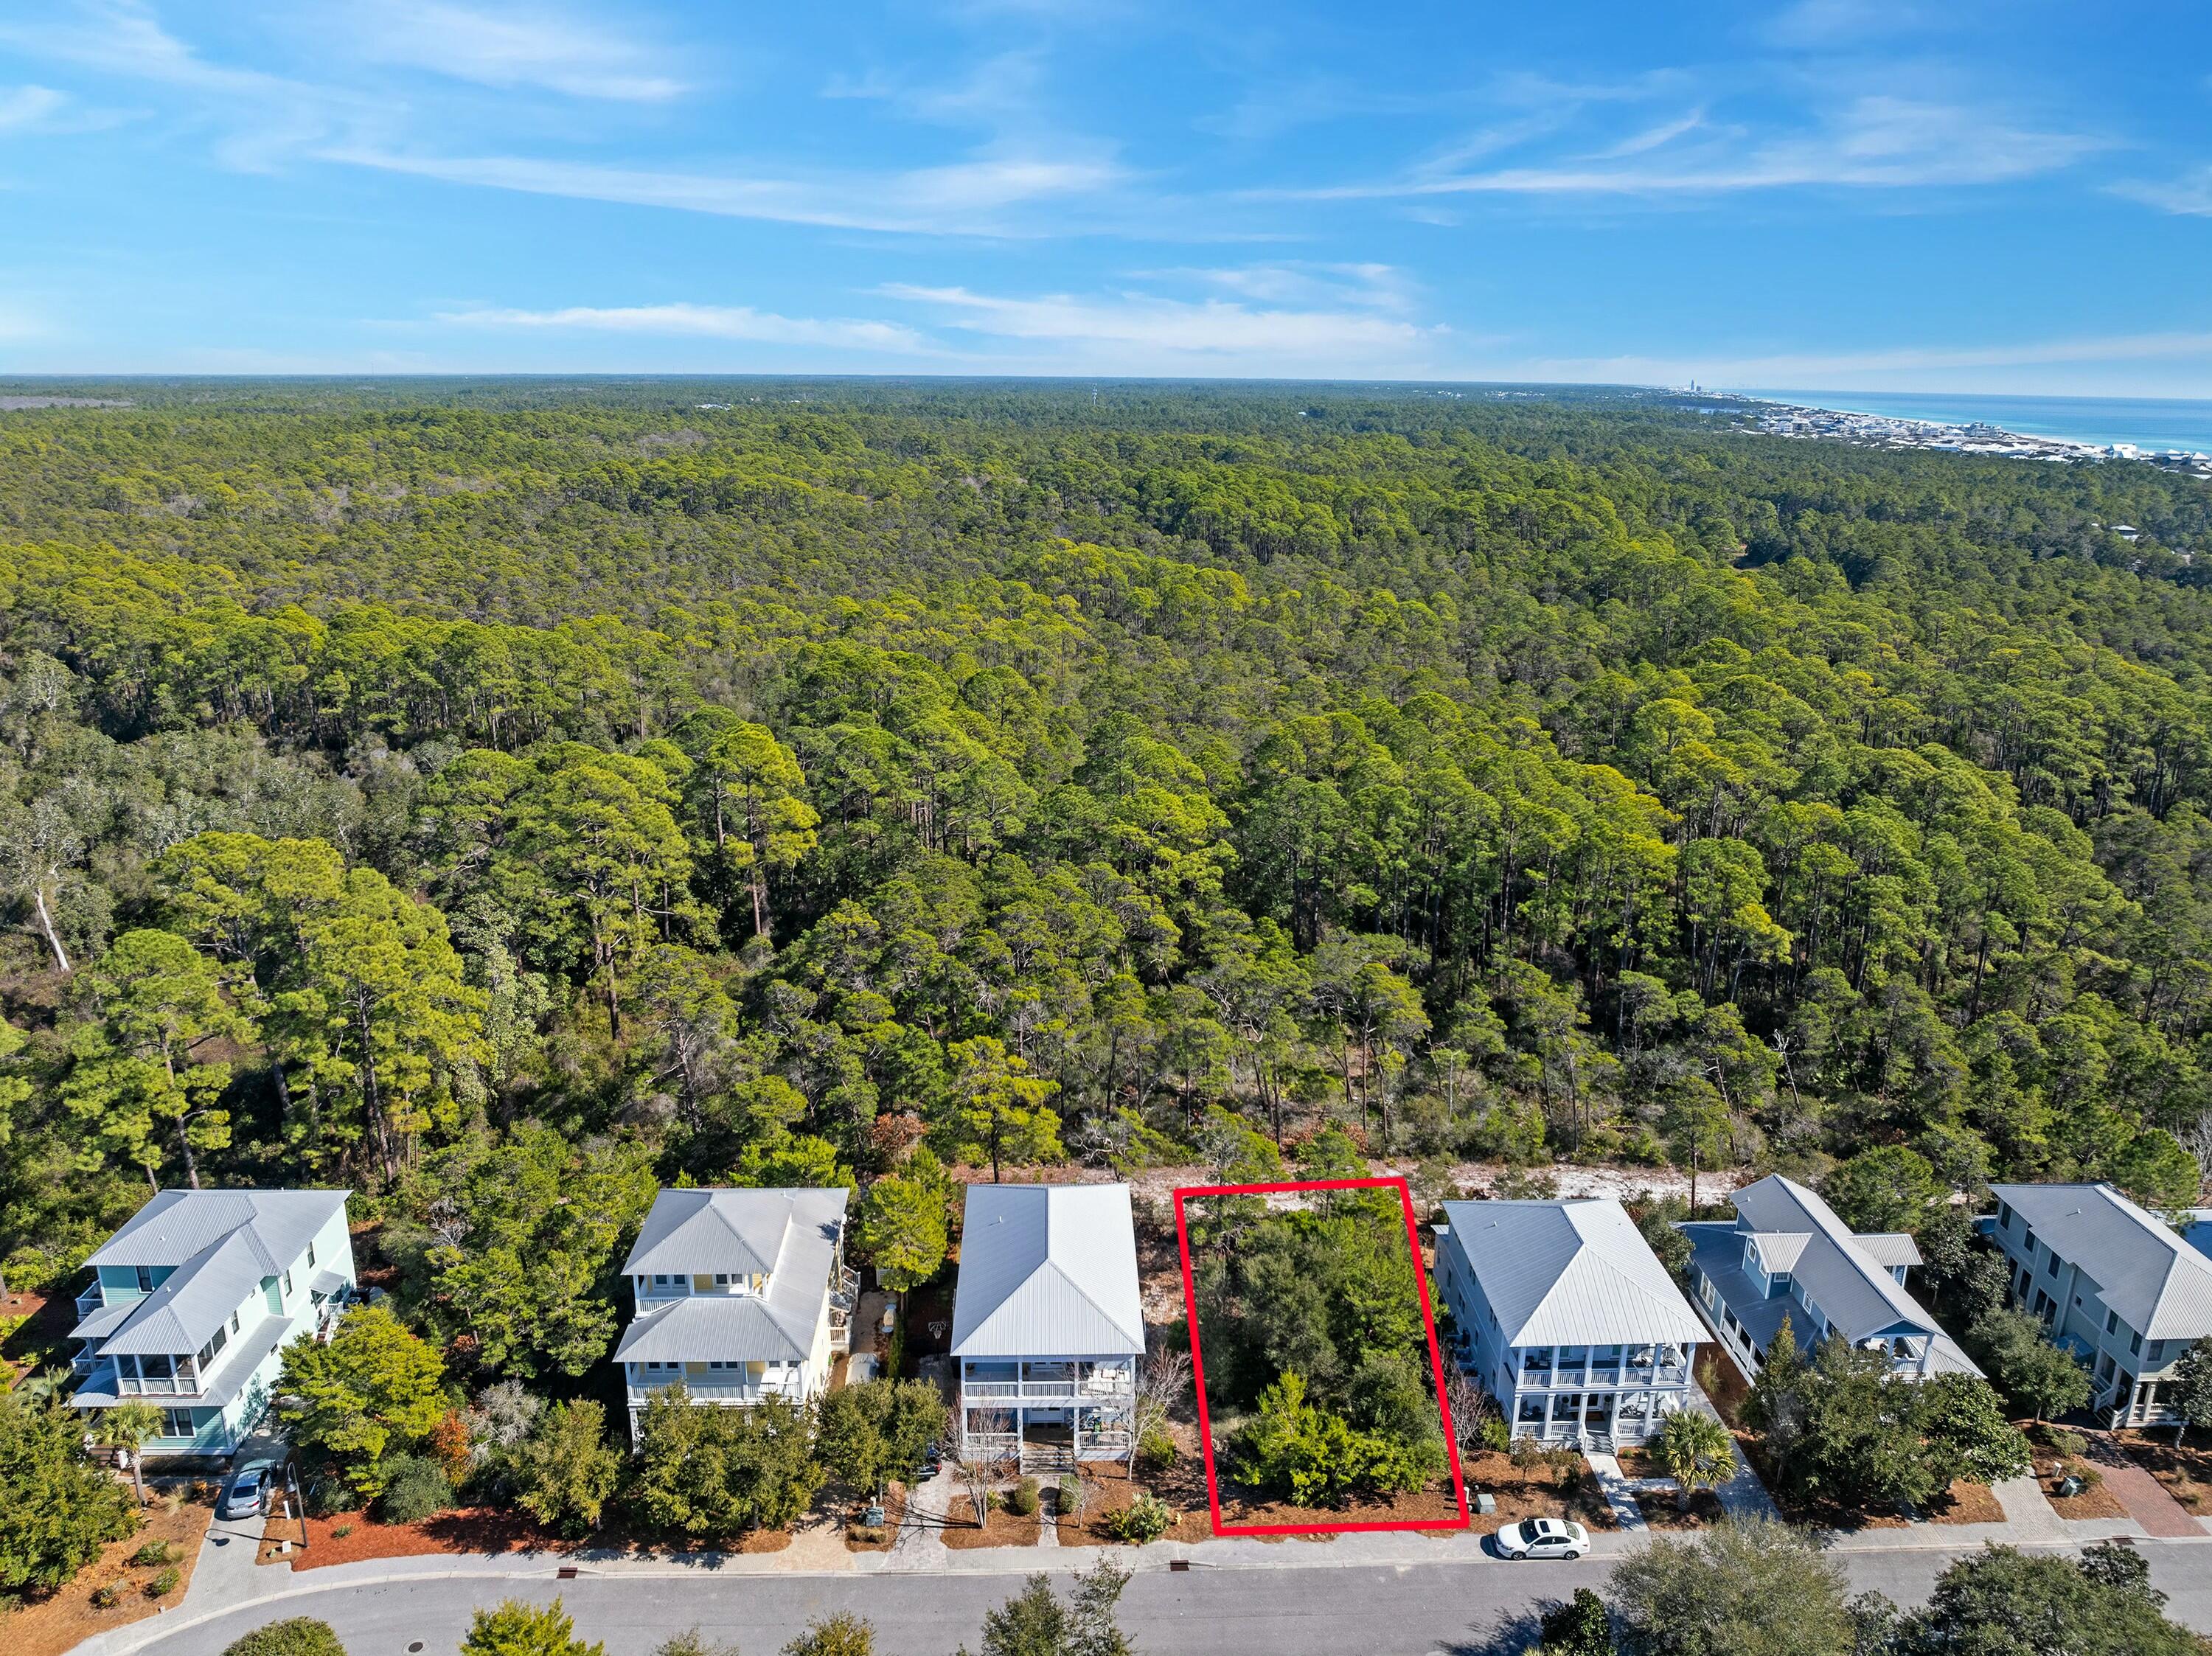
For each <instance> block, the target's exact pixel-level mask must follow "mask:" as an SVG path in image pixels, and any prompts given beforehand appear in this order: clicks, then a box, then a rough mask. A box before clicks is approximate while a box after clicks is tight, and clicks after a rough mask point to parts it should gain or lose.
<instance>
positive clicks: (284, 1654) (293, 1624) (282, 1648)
mask: <svg viewBox="0 0 2212 1656" xmlns="http://www.w3.org/2000/svg"><path fill="white" fill-rule="evenodd" d="M222 1656H345V1647H344V1646H343V1645H342V1644H340V1643H339V1642H338V1635H337V1634H336V1633H335V1632H334V1631H332V1630H331V1624H330V1623H328V1622H319V1621H317V1620H316V1619H315V1618H314V1617H312V1616H294V1617H289V1618H288V1619H287V1620H284V1621H282V1622H270V1623H266V1624H265V1625H264V1626H261V1627H258V1628H256V1629H253V1631H252V1632H251V1633H248V1634H244V1635H240V1637H239V1638H238V1639H237V1640H236V1641H234V1642H233V1643H232V1645H231V1647H230V1648H229V1649H228V1650H226V1651H224V1652H223V1653H222Z"/></svg>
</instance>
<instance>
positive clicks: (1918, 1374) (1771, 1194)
mask: <svg viewBox="0 0 2212 1656" xmlns="http://www.w3.org/2000/svg"><path fill="white" fill-rule="evenodd" d="M1681 1229H1682V1231H1683V1233H1684V1234H1686V1235H1687V1236H1688V1237H1689V1239H1690V1283H1691V1293H1692V1298H1693V1299H1694V1300H1696V1301H1697V1303H1698V1306H1699V1309H1700V1310H1701V1311H1702V1312H1703V1313H1705V1320H1706V1321H1707V1322H1708V1323H1709V1324H1710V1325H1711V1327H1712V1330H1713V1331H1714V1332H1715V1333H1716V1334H1717V1335H1718V1336H1719V1337H1720V1339H1721V1343H1722V1344H1723V1345H1725V1346H1727V1347H1728V1349H1729V1352H1730V1353H1731V1354H1732V1355H1733V1356H1735V1360H1736V1362H1738V1363H1739V1364H1740V1365H1741V1367H1742V1368H1743V1371H1744V1372H1745V1373H1746V1374H1757V1373H1758V1372H1759V1365H1760V1364H1761V1363H1763V1362H1765V1361H1766V1348H1767V1347H1768V1346H1769V1345H1770V1344H1772V1343H1773V1340H1774V1337H1775V1335H1776V1334H1777V1333H1778V1331H1780V1329H1781V1327H1782V1324H1783V1321H1784V1319H1785V1318H1786V1319H1788V1320H1789V1323H1790V1333H1791V1335H1792V1336H1793V1337H1794V1338H1796V1342H1797V1349H1798V1350H1800V1351H1810V1350H1812V1348H1813V1347H1814V1345H1816V1344H1819V1343H1820V1341H1822V1340H1824V1339H1826V1338H1828V1337H1829V1336H1830V1335H1832V1334H1833V1335H1839V1336H1841V1337H1842V1338H1844V1339H1846V1340H1849V1341H1850V1343H1851V1344H1853V1345H1858V1346H1864V1347H1867V1348H1868V1349H1869V1350H1880V1351H1886V1352H1887V1353H1888V1354H1889V1359H1890V1367H1891V1368H1892V1370H1893V1372H1895V1373H1897V1374H1905V1375H1908V1376H1911V1377H1913V1378H1916V1379H1917V1378H1923V1377H1925V1376H1927V1375H1929V1374H1942V1373H1944V1372H1947V1371H1950V1372H1956V1373H1959V1374H1980V1373H1981V1372H1982V1371H1981V1370H1980V1369H1978V1368H1976V1367H1975V1366H1974V1363H1973V1360H1972V1358H1970V1357H1969V1356H1966V1353H1965V1352H1964V1351H1962V1350H1960V1349H1959V1343H1958V1342H1957V1341H1956V1340H1954V1339H1953V1338H1951V1337H1950V1336H1949V1335H1948V1334H1947V1333H1945V1332H1944V1331H1943V1330H1942V1326H1941V1325H1939V1324H1938V1323H1937V1322H1936V1319H1935V1318H1934V1317H1932V1316H1930V1315H1929V1313H1927V1312H1926V1311H1924V1310H1923V1309H1922V1308H1921V1307H1920V1304H1919V1302H1918V1301H1916V1300H1915V1299H1914V1298H1913V1297H1912V1296H1911V1295H1910V1294H1908V1293H1906V1292H1905V1272H1906V1271H1909V1270H1910V1269H1911V1267H1912V1266H1914V1265H1918V1264H1919V1263H1920V1249H1919V1247H1917V1245H1916V1244H1915V1243H1914V1241H1913V1240H1912V1238H1911V1237H1910V1236H1906V1235H1902V1234H1887V1233H1884V1234H1866V1235H1861V1234H1857V1233H1856V1232H1854V1231H1853V1230H1852V1229H1851V1228H1850V1226H1849V1225H1847V1224H1845V1223H1844V1222H1843V1221H1842V1220H1841V1219H1840V1218H1838V1216H1837V1215H1836V1210H1834V1209H1833V1208H1832V1207H1830V1206H1829V1205H1828V1204H1826V1202H1824V1201H1822V1200H1821V1199H1820V1197H1818V1196H1817V1195H1815V1194H1814V1192H1811V1191H1809V1190H1808V1189H1806V1187H1805V1186H1802V1185H1801V1184H1799V1183H1797V1182H1796V1180H1792V1179H1785V1178H1784V1177H1783V1176H1782V1175H1781V1174H1769V1175H1768V1176H1767V1177H1765V1178H1764V1179H1761V1180H1759V1181H1758V1182H1757V1183H1755V1184H1750V1185H1746V1186H1744V1187H1743V1188H1742V1189H1741V1190H1740V1191H1738V1192H1736V1193H1735V1222H1733V1223H1730V1222H1726V1221H1716V1220H1700V1221H1696V1222H1691V1223H1687V1224H1685V1225H1683V1226H1682V1227H1681Z"/></svg>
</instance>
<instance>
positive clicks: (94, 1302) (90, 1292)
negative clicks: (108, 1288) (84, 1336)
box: [76, 1283, 107, 1322]
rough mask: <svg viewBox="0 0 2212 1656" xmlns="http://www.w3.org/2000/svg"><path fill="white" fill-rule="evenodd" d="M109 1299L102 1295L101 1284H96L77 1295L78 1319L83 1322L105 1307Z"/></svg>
mask: <svg viewBox="0 0 2212 1656" xmlns="http://www.w3.org/2000/svg"><path fill="white" fill-rule="evenodd" d="M106 1303H107V1301H106V1300H105V1299H103V1298H102V1297H101V1295H100V1288H99V1285H98V1284H97V1283H95V1284H94V1285H93V1286H92V1287H90V1288H88V1289H85V1291H84V1292H83V1293H82V1294H80V1295H77V1296H76V1319H77V1320H78V1321H79V1322H82V1321H83V1320H84V1319H86V1318H87V1317H89V1316H90V1315H92V1313H94V1312H95V1311H98V1310H100V1309H101V1308H102V1307H105V1306H106Z"/></svg>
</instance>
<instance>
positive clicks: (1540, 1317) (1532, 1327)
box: [1444, 1197, 1705, 1345]
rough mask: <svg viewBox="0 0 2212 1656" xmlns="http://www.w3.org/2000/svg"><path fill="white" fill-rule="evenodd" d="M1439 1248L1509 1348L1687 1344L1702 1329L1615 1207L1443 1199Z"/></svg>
mask: <svg viewBox="0 0 2212 1656" xmlns="http://www.w3.org/2000/svg"><path fill="white" fill-rule="evenodd" d="M1444 1217H1445V1219H1446V1221H1447V1222H1448V1230H1447V1234H1446V1236H1445V1238H1444V1245H1445V1246H1447V1247H1456V1248H1457V1249H1458V1250H1459V1253H1460V1257H1461V1258H1462V1259H1464V1260H1465V1261H1466V1262H1467V1266H1468V1270H1469V1271H1471V1272H1473V1273H1474V1279H1475V1281H1476V1282H1477V1283H1480V1284H1481V1287H1482V1292H1483V1295H1484V1297H1485V1298H1486V1299H1487V1300H1488V1301H1490V1308H1491V1310H1492V1313H1495V1315H1496V1316H1497V1318H1498V1325H1499V1327H1500V1328H1501V1329H1502V1330H1503V1331H1504V1340H1505V1344H1508V1345H1613V1344H1635V1343H1640V1342H1644V1341H1651V1340H1672V1341H1678V1342H1691V1341H1697V1340H1702V1339H1704V1338H1705V1325H1704V1324H1703V1323H1701V1322H1699V1320H1698V1313H1696V1312H1694V1311H1692V1310H1691V1309H1690V1303H1689V1301H1686V1300H1685V1299H1684V1298H1683V1297H1682V1292H1681V1290H1680V1289H1678V1288H1676V1287H1675V1286H1674V1278H1673V1277H1669V1276H1668V1274H1667V1267H1666V1266H1664V1265H1661V1264H1660V1263H1659V1259H1658V1256H1657V1255H1656V1254H1654V1253H1652V1252H1651V1247H1650V1244H1649V1243H1647V1242H1646V1241H1645V1240H1644V1237H1643V1234H1642V1233H1641V1232H1639V1231H1638V1229H1637V1228H1636V1222H1635V1221H1634V1220H1632V1219H1631V1218H1630V1217H1629V1216H1628V1213H1627V1210H1626V1209H1624V1208H1623V1207H1622V1206H1621V1205H1620V1203H1618V1202H1616V1201H1613V1200H1612V1199H1611V1198H1605V1197H1582V1198H1571V1199H1568V1200H1565V1201H1557V1202H1447V1203H1445V1204H1444Z"/></svg>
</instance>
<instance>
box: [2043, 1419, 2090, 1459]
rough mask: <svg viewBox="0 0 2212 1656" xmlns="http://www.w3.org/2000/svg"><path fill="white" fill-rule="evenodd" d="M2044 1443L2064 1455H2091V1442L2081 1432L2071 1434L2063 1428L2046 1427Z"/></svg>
mask: <svg viewBox="0 0 2212 1656" xmlns="http://www.w3.org/2000/svg"><path fill="white" fill-rule="evenodd" d="M2043 1441H2045V1443H2048V1444H2049V1445H2050V1446H2051V1447H2052V1448H2054V1449H2056V1450H2057V1451H2058V1453H2060V1454H2062V1455H2084V1454H2087V1453H2089V1440H2088V1439H2087V1438H2085V1437H2083V1436H2082V1435H2081V1433H2079V1432H2069V1431H2068V1430H2067V1429H2066V1428H2064V1427H2063V1426H2046V1427H2045V1428H2044V1429H2043Z"/></svg>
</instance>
